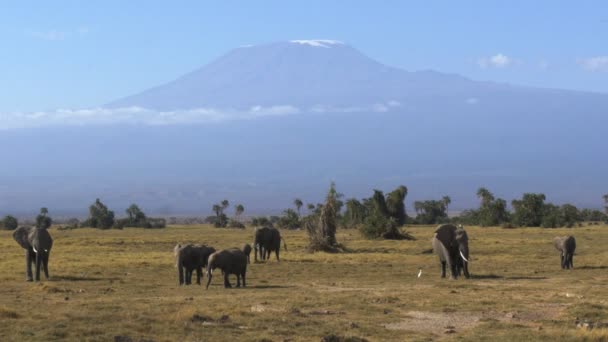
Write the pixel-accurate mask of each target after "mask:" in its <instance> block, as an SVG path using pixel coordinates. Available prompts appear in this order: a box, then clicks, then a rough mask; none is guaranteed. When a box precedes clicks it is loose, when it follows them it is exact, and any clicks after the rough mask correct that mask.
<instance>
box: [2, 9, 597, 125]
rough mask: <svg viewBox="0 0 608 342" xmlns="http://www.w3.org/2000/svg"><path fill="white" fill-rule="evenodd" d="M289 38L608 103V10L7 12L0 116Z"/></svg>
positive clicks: (141, 82)
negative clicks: (589, 94)
mask: <svg viewBox="0 0 608 342" xmlns="http://www.w3.org/2000/svg"><path fill="white" fill-rule="evenodd" d="M290 39H337V40H341V41H345V42H347V43H348V44H350V45H352V46H354V47H356V48H358V49H359V50H361V51H362V52H363V53H365V54H367V55H369V56H370V57H372V58H374V59H377V60H378V61H380V62H383V63H385V64H389V65H393V66H397V67H401V68H403V69H406V70H421V69H434V70H438V71H443V72H450V73H458V74H462V75H464V76H468V77H470V78H473V79H477V80H493V81H499V82H508V83H514V84H522V85H532V86H542V87H552V88H566V89H577V90H589V91H599V92H608V43H607V42H608V2H606V1H576V2H575V1H508V2H506V1H297V2H296V1H238V2H237V1H206V2H203V1H171V2H169V1H165V2H161V1H96V2H93V1H86V2H85V1H52V2H51V1H47V2H38V1H36V2H34V1H3V2H2V4H0V42H1V44H2V48H1V49H0V75H2V78H1V81H0V113H2V112H11V111H38V110H53V109H57V108H88V107H95V106H99V105H101V104H104V103H106V102H109V101H111V100H114V99H117V98H120V97H123V96H126V95H130V94H132V93H135V92H138V91H140V90H143V89H145V88H148V87H150V86H154V85H157V84H161V83H164V82H166V81H170V80H172V79H174V78H175V77H177V76H180V75H181V74H183V73H185V72H188V71H191V70H193V69H195V68H197V67H200V66H202V65H204V64H206V63H208V62H210V61H211V60H213V59H214V58H217V57H218V56H220V55H222V54H224V53H225V52H227V51H228V50H229V49H231V48H235V47H238V46H241V45H246V44H259V43H266V42H273V41H282V40H290Z"/></svg>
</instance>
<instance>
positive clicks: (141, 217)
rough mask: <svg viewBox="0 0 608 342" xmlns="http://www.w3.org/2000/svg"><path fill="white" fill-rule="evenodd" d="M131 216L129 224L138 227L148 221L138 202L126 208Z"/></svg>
mask: <svg viewBox="0 0 608 342" xmlns="http://www.w3.org/2000/svg"><path fill="white" fill-rule="evenodd" d="M125 211H126V213H127V216H128V218H129V225H128V226H134V227H138V226H140V225H144V224H145V223H146V214H144V212H143V211H142V210H141V209H140V208H139V207H138V206H137V204H135V203H133V204H131V205H130V206H129V207H128V208H127V209H126V210H125Z"/></svg>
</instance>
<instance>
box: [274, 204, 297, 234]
mask: <svg viewBox="0 0 608 342" xmlns="http://www.w3.org/2000/svg"><path fill="white" fill-rule="evenodd" d="M277 225H278V226H279V227H280V228H287V229H296V228H300V216H299V215H298V213H296V211H295V210H293V209H291V208H289V209H286V210H285V211H283V216H281V218H280V219H279V221H278V222H277Z"/></svg>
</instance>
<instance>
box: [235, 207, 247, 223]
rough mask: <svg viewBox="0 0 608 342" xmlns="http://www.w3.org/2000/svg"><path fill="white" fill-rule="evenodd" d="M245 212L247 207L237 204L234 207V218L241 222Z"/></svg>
mask: <svg viewBox="0 0 608 342" xmlns="http://www.w3.org/2000/svg"><path fill="white" fill-rule="evenodd" d="M244 212H245V207H243V205H242V204H237V205H236V206H235V207H234V216H235V219H236V220H237V221H240V218H241V215H242V214H243V213H244Z"/></svg>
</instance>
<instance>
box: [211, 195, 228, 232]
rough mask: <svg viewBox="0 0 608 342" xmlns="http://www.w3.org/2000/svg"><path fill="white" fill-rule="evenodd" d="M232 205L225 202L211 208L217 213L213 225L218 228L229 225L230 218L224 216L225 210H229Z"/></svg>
mask: <svg viewBox="0 0 608 342" xmlns="http://www.w3.org/2000/svg"><path fill="white" fill-rule="evenodd" d="M229 205H230V203H229V202H228V200H223V201H221V202H220V203H219V204H214V205H213V207H212V208H211V209H212V210H213V212H214V213H215V222H214V223H213V224H214V225H215V226H216V227H218V228H223V227H226V226H227V225H228V217H226V214H224V210H226V208H228V206H229Z"/></svg>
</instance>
